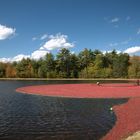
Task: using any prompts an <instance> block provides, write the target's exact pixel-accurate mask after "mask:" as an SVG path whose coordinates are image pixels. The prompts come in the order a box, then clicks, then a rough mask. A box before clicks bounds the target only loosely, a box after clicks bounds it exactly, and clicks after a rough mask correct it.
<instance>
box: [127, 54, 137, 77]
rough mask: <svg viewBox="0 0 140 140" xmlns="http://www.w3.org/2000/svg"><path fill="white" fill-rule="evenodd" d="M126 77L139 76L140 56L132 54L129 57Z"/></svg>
mask: <svg viewBox="0 0 140 140" xmlns="http://www.w3.org/2000/svg"><path fill="white" fill-rule="evenodd" d="M128 77H129V78H140V57H139V56H133V57H131V58H130V66H129V69H128Z"/></svg>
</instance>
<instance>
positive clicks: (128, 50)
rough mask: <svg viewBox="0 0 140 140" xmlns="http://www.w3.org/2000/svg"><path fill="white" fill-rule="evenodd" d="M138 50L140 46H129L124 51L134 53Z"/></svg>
mask: <svg viewBox="0 0 140 140" xmlns="http://www.w3.org/2000/svg"><path fill="white" fill-rule="evenodd" d="M138 52H140V46H134V47H130V48H127V49H126V50H125V51H124V53H128V54H134V53H138Z"/></svg>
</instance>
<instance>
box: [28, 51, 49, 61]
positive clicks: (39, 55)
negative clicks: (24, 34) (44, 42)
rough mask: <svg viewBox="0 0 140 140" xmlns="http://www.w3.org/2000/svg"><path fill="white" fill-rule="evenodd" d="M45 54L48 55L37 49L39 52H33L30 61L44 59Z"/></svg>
mask: <svg viewBox="0 0 140 140" xmlns="http://www.w3.org/2000/svg"><path fill="white" fill-rule="evenodd" d="M47 53H49V51H47V50H42V49H39V50H36V51H34V52H33V53H32V54H31V56H30V58H31V59H35V60H38V59H40V58H43V57H45V55H46V54H47Z"/></svg>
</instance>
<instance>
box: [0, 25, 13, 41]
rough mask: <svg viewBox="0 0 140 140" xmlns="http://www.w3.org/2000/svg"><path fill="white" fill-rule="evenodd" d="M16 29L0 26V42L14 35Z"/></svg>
mask: <svg viewBox="0 0 140 140" xmlns="http://www.w3.org/2000/svg"><path fill="white" fill-rule="evenodd" d="M15 31H16V29H15V28H10V27H6V26H4V25H1V24H0V40H5V39H7V38H9V37H10V36H12V35H14V34H15Z"/></svg>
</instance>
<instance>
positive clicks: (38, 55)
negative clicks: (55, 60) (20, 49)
mask: <svg viewBox="0 0 140 140" xmlns="http://www.w3.org/2000/svg"><path fill="white" fill-rule="evenodd" d="M47 53H49V51H47V50H40V49H39V50H36V51H34V52H33V53H31V55H24V54H18V55H16V56H15V57H13V58H4V57H3V58H0V62H4V63H7V62H14V61H16V62H18V61H21V60H22V59H23V58H24V59H27V58H30V59H34V60H39V59H40V58H43V57H44V56H45V55H46V54H47Z"/></svg>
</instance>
